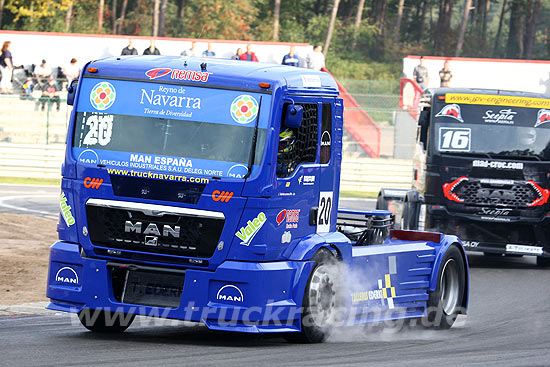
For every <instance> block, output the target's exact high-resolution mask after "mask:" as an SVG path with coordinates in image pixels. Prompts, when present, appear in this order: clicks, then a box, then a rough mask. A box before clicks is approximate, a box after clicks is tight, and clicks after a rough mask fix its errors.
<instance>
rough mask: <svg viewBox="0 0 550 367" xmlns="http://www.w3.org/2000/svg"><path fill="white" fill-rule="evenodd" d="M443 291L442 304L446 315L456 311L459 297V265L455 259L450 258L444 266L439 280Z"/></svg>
mask: <svg viewBox="0 0 550 367" xmlns="http://www.w3.org/2000/svg"><path fill="white" fill-rule="evenodd" d="M439 289H440V291H441V299H440V301H441V306H442V308H443V312H444V313H445V314H446V315H452V314H453V313H454V312H455V309H456V307H457V303H458V297H459V291H460V286H459V279H458V265H457V263H456V261H455V260H454V259H448V260H447V262H445V265H444V266H443V272H442V275H441V279H440V281H439Z"/></svg>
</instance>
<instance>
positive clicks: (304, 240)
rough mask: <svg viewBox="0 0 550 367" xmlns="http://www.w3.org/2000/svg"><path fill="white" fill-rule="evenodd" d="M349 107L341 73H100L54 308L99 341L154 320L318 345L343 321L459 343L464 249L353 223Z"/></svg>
mask: <svg viewBox="0 0 550 367" xmlns="http://www.w3.org/2000/svg"><path fill="white" fill-rule="evenodd" d="M338 94H339V92H338V88H337V86H336V83H335V81H334V79H332V77H331V76H330V75H328V74H326V73H320V72H314V71H310V70H305V69H299V68H292V67H285V66H278V65H267V64H261V63H246V62H235V61H229V60H212V59H200V58H180V57H168V56H135V57H134V56H130V57H120V58H110V59H104V60H99V61H94V62H91V63H89V64H88V65H86V67H85V68H84V69H83V72H82V75H81V76H80V78H79V79H78V81H76V82H74V83H73V84H72V85H71V87H70V88H69V96H68V102H69V103H72V104H73V106H74V108H73V111H72V115H71V120H70V124H69V132H68V135H67V150H66V156H65V162H64V164H63V169H62V172H63V179H62V184H61V199H60V213H61V214H60V220H59V224H58V232H59V241H58V242H56V243H55V244H53V246H52V247H51V254H50V268H49V278H48V288H47V296H48V297H49V298H50V301H51V302H50V304H49V305H48V308H49V309H53V310H59V311H67V312H75V313H78V315H79V317H80V320H81V322H82V324H83V325H84V326H85V327H86V328H88V329H90V330H93V331H123V330H124V329H126V328H127V327H128V326H129V324H130V323H131V321H132V320H133V317H134V315H149V316H151V315H152V316H157V317H158V316H160V317H165V318H173V319H181V320H189V321H196V322H203V323H204V324H205V325H206V326H207V327H208V328H210V329H215V330H228V331H240V332H252V333H264V332H285V333H287V335H288V336H289V338H291V339H293V340H294V339H300V340H303V341H308V342H319V341H322V340H324V338H325V337H326V335H327V334H328V332H329V330H330V326H331V325H333V322H334V320H335V319H336V315H337V314H338V310H340V311H341V312H340V313H339V314H340V316H342V317H341V319H343V320H346V322H345V324H346V325H353V324H359V323H366V322H376V321H384V320H393V319H398V318H424V320H428V321H430V322H432V323H433V324H434V326H437V327H440V328H447V327H450V326H451V325H452V324H453V322H454V320H455V318H456V316H457V314H460V313H465V312H466V308H467V303H468V267H467V262H466V258H465V255H464V250H463V247H462V244H461V242H460V241H459V240H458V238H457V237H455V236H446V235H442V234H439V233H420V232H407V231H393V232H391V233H390V231H389V227H390V226H391V223H392V220H393V218H392V216H391V213H390V212H388V211H349V210H338V209H337V203H338V197H339V194H338V192H339V181H340V166H341V148H342V125H343V118H342V113H343V106H342V100H341V99H339V98H338ZM336 269H338V271H336ZM438 318H439V319H438Z"/></svg>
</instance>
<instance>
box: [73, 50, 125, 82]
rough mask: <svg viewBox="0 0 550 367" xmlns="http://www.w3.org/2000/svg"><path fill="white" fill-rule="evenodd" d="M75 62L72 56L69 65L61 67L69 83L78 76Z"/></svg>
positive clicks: (78, 71) (78, 70)
mask: <svg viewBox="0 0 550 367" xmlns="http://www.w3.org/2000/svg"><path fill="white" fill-rule="evenodd" d="M134 50H135V48H134ZM76 63H77V61H76V59H75V58H74V57H73V58H72V59H71V62H70V63H69V65H67V66H65V67H64V68H63V74H64V75H65V77H66V78H67V82H68V83H69V84H71V82H72V81H73V80H74V79H78V76H79V75H80V68H79V67H78V65H77V64H76Z"/></svg>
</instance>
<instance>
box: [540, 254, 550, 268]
mask: <svg viewBox="0 0 550 367" xmlns="http://www.w3.org/2000/svg"><path fill="white" fill-rule="evenodd" d="M537 265H538V266H540V267H541V268H550V257H542V256H537Z"/></svg>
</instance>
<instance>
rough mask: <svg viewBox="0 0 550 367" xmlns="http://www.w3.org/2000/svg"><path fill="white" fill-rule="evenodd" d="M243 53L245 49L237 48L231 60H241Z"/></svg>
mask: <svg viewBox="0 0 550 367" xmlns="http://www.w3.org/2000/svg"><path fill="white" fill-rule="evenodd" d="M242 54H243V49H242V48H240V47H239V48H238V49H237V52H235V55H233V56H231V60H240V59H241V55H242Z"/></svg>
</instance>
